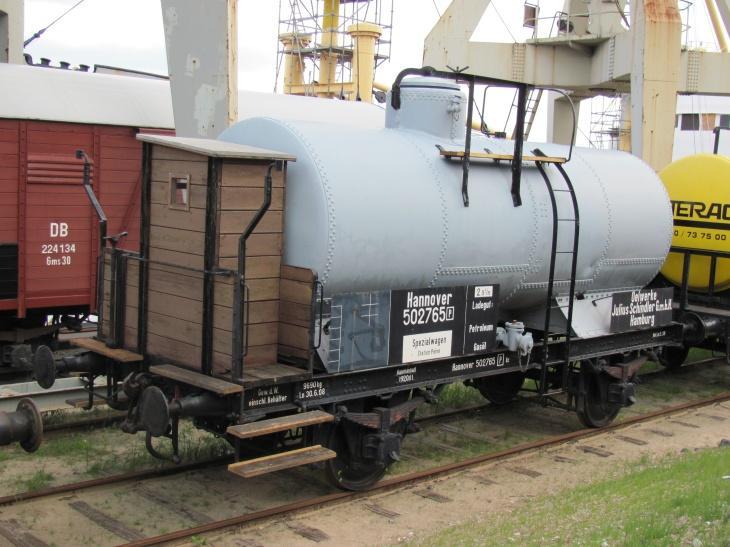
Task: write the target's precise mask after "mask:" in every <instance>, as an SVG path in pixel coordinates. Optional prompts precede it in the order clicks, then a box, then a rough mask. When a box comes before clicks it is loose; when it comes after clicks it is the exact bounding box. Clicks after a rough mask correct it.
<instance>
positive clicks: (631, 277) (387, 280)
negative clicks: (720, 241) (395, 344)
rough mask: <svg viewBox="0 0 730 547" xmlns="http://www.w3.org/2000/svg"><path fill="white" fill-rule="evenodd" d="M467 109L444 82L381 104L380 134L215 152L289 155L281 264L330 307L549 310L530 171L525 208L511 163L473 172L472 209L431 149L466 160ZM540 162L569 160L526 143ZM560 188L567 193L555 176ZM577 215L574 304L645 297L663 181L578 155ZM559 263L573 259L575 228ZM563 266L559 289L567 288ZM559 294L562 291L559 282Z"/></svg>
mask: <svg viewBox="0 0 730 547" xmlns="http://www.w3.org/2000/svg"><path fill="white" fill-rule="evenodd" d="M464 111H465V97H464V95H463V93H462V92H461V91H460V89H459V87H458V86H456V85H455V84H453V83H452V82H449V81H443V80H434V79H429V78H413V79H407V80H405V81H404V82H403V87H402V106H401V109H400V110H397V111H396V110H393V109H392V107H391V106H390V101H388V111H387V112H386V124H385V125H386V126H385V127H384V128H380V129H369V128H363V127H362V126H360V127H348V126H347V125H343V124H338V125H336V126H335V125H332V124H328V123H316V122H301V121H292V120H286V119H274V118H253V119H249V120H245V121H242V122H239V123H238V124H236V125H234V126H233V127H231V128H229V129H228V130H226V131H225V132H224V133H223V134H222V135H221V136H220V138H221V139H224V140H229V141H233V142H238V143H243V144H251V145H255V146H261V147H265V148H271V149H275V150H281V151H284V152H288V153H290V154H294V155H296V157H297V161H296V162H295V163H291V164H290V165H289V171H288V179H287V180H288V182H287V195H286V213H285V226H286V227H285V255H284V259H285V262H286V263H289V264H292V265H296V266H305V267H309V268H312V269H314V270H315V271H317V272H318V273H319V276H320V279H321V281H322V282H323V283H324V286H325V292H326V294H328V295H331V294H336V293H342V292H351V291H364V290H378V289H396V288H420V287H432V286H457V285H467V284H482V283H484V284H486V283H499V284H500V285H501V289H500V306H501V307H502V309H504V310H518V309H525V308H531V307H534V306H539V305H543V304H544V295H545V289H546V287H547V280H548V271H549V257H550V242H551V236H552V224H553V220H552V211H551V206H550V199H549V196H548V192H547V189H546V186H545V182H544V180H543V179H542V177H541V175H540V173H539V172H538V170H537V168H536V167H535V164H534V163H530V162H525V164H524V168H523V172H522V173H523V174H522V200H523V205H522V206H521V207H514V206H513V204H512V197H511V194H510V186H511V171H510V164H509V162H502V163H501V164H497V163H495V162H494V161H491V160H473V161H472V163H471V170H470V174H469V196H470V206H469V207H465V206H464V203H463V200H462V195H461V182H462V169H461V164H460V162H459V161H452V160H447V159H444V158H443V157H441V156H440V154H439V150H438V149H437V147H436V145H441V146H443V147H444V148H446V149H452V150H454V149H460V148H462V149H463V146H464V137H465V114H464ZM512 147H513V143H512V142H511V141H508V140H501V139H491V138H485V137H483V136H481V135H475V136H474V137H473V139H472V150H474V151H482V150H484V149H485V148H486V149H489V150H490V151H491V152H493V153H505V154H511V153H512ZM535 148H539V149H540V150H542V152H544V153H545V154H547V155H549V156H562V157H565V156H567V155H568V148H567V147H565V146H559V145H552V144H535V143H525V153H526V154H529V153H531V152H532V151H533V150H534V149H535ZM546 169H547V173H548V175H549V177H550V179H551V180H552V182H553V185H554V187H555V188H558V189H564V188H565V184H564V183H563V182H562V178H561V176H560V174H559V173H558V170H557V169H556V167H554V166H548V167H547V168H546ZM565 169H566V171H567V172H568V174H569V176H570V178H571V180H572V181H573V184H574V186H575V192H576V196H577V199H578V203H579V207H580V220H581V222H580V245H579V252H578V268H577V279H578V282H577V291H578V292H579V293H581V292H586V293H593V292H601V293H604V292H607V291H608V292H612V291H615V290H628V289H634V288H639V287H642V286H644V285H646V284H647V283H648V282H649V281H650V280H651V279H652V278H653V277H654V276H655V275H656V273H657V271H658V270H659V268H660V266H661V265H662V263H663V262H664V259H665V257H666V255H667V252H668V250H669V244H670V241H671V237H672V211H671V207H670V202H669V198H668V196H667V194H666V191H665V190H664V186H663V185H662V183H661V181H660V179H659V177H658V176H657V175H656V174H655V173H654V172H653V171H652V169H651V168H650V167H649V166H647V165H646V164H644V163H643V162H642V161H641V160H639V159H637V158H636V157H634V156H631V155H629V154H625V153H622V152H609V151H594V150H589V149H575V150H574V151H573V156H572V160H571V161H570V162H569V163H567V164H566V166H565ZM557 199H558V210H559V213H558V214H559V217H560V218H572V206H571V205H570V195H569V194H568V193H566V192H558V193H557ZM564 224H565V225H564V226H562V228H561V230H560V234H561V237H560V240H559V243H558V250H570V248H572V227H573V224H572V223H571V222H565V223H564ZM570 256H571V255H569V254H561V255H558V259H557V263H556V264H557V266H556V279H558V280H561V279H567V278H568V277H569V273H570ZM556 289H557V292H558V294H561V293H566V292H567V289H568V283H567V282H565V281H562V282H561V281H559V282H557V283H556Z"/></svg>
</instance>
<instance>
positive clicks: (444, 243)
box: [400, 131, 449, 287]
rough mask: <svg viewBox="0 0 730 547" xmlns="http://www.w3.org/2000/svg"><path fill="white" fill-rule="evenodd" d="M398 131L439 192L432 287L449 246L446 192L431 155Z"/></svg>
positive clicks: (406, 133)
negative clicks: (438, 241) (438, 244)
mask: <svg viewBox="0 0 730 547" xmlns="http://www.w3.org/2000/svg"><path fill="white" fill-rule="evenodd" d="M400 133H401V134H402V136H403V138H404V139H406V140H407V141H409V142H410V143H411V146H413V148H414V149H415V150H416V151H417V152H418V154H419V155H420V156H421V157H422V158H423V160H424V161H425V162H426V164H427V165H428V169H429V170H430V171H431V173H432V174H433V180H434V181H435V182H436V186H437V188H438V192H439V204H440V205H441V251H440V252H439V261H438V264H436V268H435V269H434V271H433V276H432V277H431V282H430V283H429V284H428V286H429V287H434V286H435V285H436V281H437V280H438V277H439V273H440V272H441V268H442V267H443V264H444V260H445V259H446V251H447V249H448V246H449V216H448V210H447V208H446V193H445V192H444V184H443V181H442V180H441V177H440V176H439V174H438V171H437V170H436V168H435V166H434V162H433V157H432V156H431V157H429V155H428V154H426V152H425V151H424V150H423V147H422V146H420V145H419V144H418V143H417V142H416V141H414V140H413V139H411V138H410V135H409V134H408V132H407V131H401V132H400Z"/></svg>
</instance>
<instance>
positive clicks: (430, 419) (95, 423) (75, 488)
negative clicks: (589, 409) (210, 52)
mask: <svg viewBox="0 0 730 547" xmlns="http://www.w3.org/2000/svg"><path fill="white" fill-rule="evenodd" d="M716 361H717V359H716V358H708V359H702V360H699V361H695V362H693V363H691V365H692V366H695V365H702V364H706V363H711V362H716ZM661 374H665V371H664V370H663V369H658V370H656V371H653V372H648V373H645V374H643V375H642V376H643V377H644V378H651V377H653V376H658V375H661ZM68 380H71V379H68ZM532 398H533V396H531V395H528V396H524V397H523V399H524V400H527V401H529V400H530V399H532ZM490 408H492V409H493V408H494V407H493V406H492V405H491V404H490V403H483V404H477V405H471V406H467V407H463V408H458V409H452V410H448V411H444V412H438V413H435V414H432V415H425V416H421V417H419V418H418V419H417V420H416V423H417V424H418V425H419V426H424V425H427V424H430V423H439V422H443V421H445V420H448V419H449V418H454V417H458V416H464V415H468V414H473V413H478V412H480V411H483V410H488V409H490ZM125 416H126V414H124V413H118V414H112V415H108V416H101V417H94V418H85V419H81V420H74V421H71V422H61V423H52V424H49V425H47V426H45V427H44V431H46V432H57V433H61V432H66V431H75V430H84V429H92V428H97V427H106V426H108V425H112V424H116V423H118V422H120V421H121V420H123V419H124V417H125ZM639 418H640V417H639ZM636 419H637V418H630V419H628V420H625V421H621V422H619V423H616V424H614V425H612V426H611V427H613V428H615V427H621V426H623V425H624V424H625V423H626V424H631V423H634V421H635V420H636ZM585 431H586V432H591V431H605V430H604V429H601V430H590V429H589V430H585ZM230 461H231V457H229V456H226V457H222V458H213V459H206V460H202V461H198V462H191V463H188V464H182V465H176V466H170V467H164V468H161V469H160V468H157V469H144V470H140V471H133V472H129V473H121V474H116V475H111V476H108V477H102V478H98V479H91V480H87V481H80V482H76V483H71V484H66V485H59V486H55V487H51V488H45V489H40V490H34V491H29V492H21V493H17V494H11V495H6V496H0V507H2V506H6V505H11V504H14V503H18V502H23V501H29V500H34V499H39V498H44V497H50V496H54V495H58V494H65V493H71V492H79V491H82V490H88V489H94V488H100V487H104V486H112V485H117V484H123V483H127V482H134V481H143V480H146V479H150V478H156V477H167V476H172V475H177V474H183V473H186V472H189V471H193V470H197V469H202V468H205V467H210V466H215V465H223V464H226V463H229V462H230Z"/></svg>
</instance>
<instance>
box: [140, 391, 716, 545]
mask: <svg viewBox="0 0 730 547" xmlns="http://www.w3.org/2000/svg"><path fill="white" fill-rule="evenodd" d="M726 401H730V393H723V394H721V395H718V396H715V397H710V398H707V399H703V400H699V401H693V402H690V403H684V404H681V405H675V406H672V407H669V408H665V409H662V410H658V411H655V412H651V413H648V414H645V415H642V416H636V417H633V418H629V419H627V420H624V421H623V422H620V423H616V424H613V425H610V426H607V427H605V428H602V429H582V430H578V431H573V432H570V433H566V434H562V435H555V436H551V437H547V438H544V439H541V440H538V441H534V442H529V443H525V444H521V445H518V446H514V447H512V448H508V449H506V450H502V451H499V452H494V453H490V454H484V455H480V456H477V457H474V458H469V459H465V460H462V461H458V462H454V463H449V464H446V465H441V466H437V467H432V468H430V469H426V470H423V471H417V472H413V473H408V474H404V475H401V476H396V477H393V478H390V479H386V480H383V481H381V482H380V483H378V484H377V485H375V486H374V487H373V488H371V489H370V490H368V491H365V492H335V493H330V494H325V495H323V496H319V497H315V498H311V499H306V500H301V501H297V502H294V503H288V504H283V505H280V506H277V507H271V508H267V509H264V510H261V511H256V512H252V513H246V514H242V515H239V516H236V517H233V518H227V519H222V520H218V521H215V522H210V523H206V524H202V525H199V526H194V527H191V528H187V529H184V530H177V531H175V532H170V533H167V534H162V535H158V536H154V537H149V538H145V539H140V540H137V541H132V542H130V543H128V544H126V546H127V547H143V546H151V545H162V544H167V543H174V542H180V541H183V540H186V539H189V538H191V537H193V536H196V537H199V536H201V535H205V534H211V533H213V532H221V531H224V530H226V529H229V528H232V527H240V526H243V525H251V524H254V523H257V522H261V521H264V520H266V519H271V518H274V517H291V516H293V515H295V514H296V513H299V512H302V511H305V510H308V509H315V508H324V507H327V506H330V505H333V504H337V503H343V502H347V501H353V500H357V499H363V498H369V497H372V496H373V495H376V494H380V493H382V492H385V491H388V490H392V489H396V488H401V487H406V486H413V485H420V484H422V483H426V482H428V481H431V480H433V479H435V478H438V477H440V476H443V475H447V474H451V473H455V472H459V471H464V470H467V469H470V468H474V467H476V466H479V465H482V464H485V463H488V462H498V461H501V460H506V459H509V458H512V457H514V456H517V455H522V454H525V453H528V452H533V451H538V450H544V449H547V448H551V447H557V446H561V445H565V444H567V443H571V442H574V441H579V440H584V439H589V438H592V437H597V436H602V435H606V434H607V433H612V432H615V431H618V430H621V429H625V428H628V427H630V426H632V425H637V424H642V423H645V422H651V421H652V420H656V419H657V418H663V417H669V416H673V415H675V414H680V413H683V412H686V411H688V410H694V409H700V408H703V407H707V406H711V405H715V404H717V403H723V402H726ZM433 418H440V416H434V417H433ZM678 423H687V422H678ZM690 425H692V424H690ZM627 438H628V439H632V438H631V437H627ZM633 441H634V442H636V440H635V439H633ZM593 450H594V453H596V454H597V455H599V456H602V457H605V455H604V454H602V453H601V452H602V451H601V450H600V449H596V448H594V449H593ZM586 451H589V450H586ZM538 474H539V473H538ZM437 496H439V494H438V493H434V494H433V496H432V497H434V498H436V497H437ZM436 501H438V500H436ZM310 530H311V529H310ZM302 535H304V536H305V537H306V534H302Z"/></svg>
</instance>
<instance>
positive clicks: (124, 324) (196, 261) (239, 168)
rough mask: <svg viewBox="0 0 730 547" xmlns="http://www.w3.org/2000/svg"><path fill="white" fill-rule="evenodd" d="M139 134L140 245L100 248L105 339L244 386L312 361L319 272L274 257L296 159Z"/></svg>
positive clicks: (277, 252) (297, 370)
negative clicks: (134, 250) (141, 147)
mask: <svg viewBox="0 0 730 547" xmlns="http://www.w3.org/2000/svg"><path fill="white" fill-rule="evenodd" d="M138 138H139V139H140V140H141V141H143V143H144V153H143V185H142V186H143V189H142V226H141V251H140V254H139V255H137V254H136V253H129V252H122V251H114V252H112V253H108V256H107V261H106V266H105V298H104V306H103V312H102V320H101V322H102V329H101V332H102V335H103V336H104V337H105V338H106V342H107V344H108V345H109V346H111V347H119V348H123V349H126V350H130V351H134V352H137V353H139V354H142V355H144V356H145V357H146V358H147V359H148V360H149V362H150V363H152V364H155V363H165V364H172V365H177V366H178V367H184V368H186V369H190V370H192V371H195V372H199V373H202V374H206V375H212V376H216V377H219V378H222V379H226V380H229V381H231V380H233V381H234V382H237V383H243V382H244V381H245V383H246V385H251V384H255V383H256V380H257V379H260V380H270V379H272V378H275V377H282V376H289V377H290V376H292V375H295V374H297V373H303V372H304V373H306V372H307V371H311V360H310V347H311V345H312V344H311V333H310V325H311V324H312V310H313V306H312V299H313V297H314V293H315V291H314V286H315V283H316V276H315V274H314V273H313V272H311V271H310V270H308V269H303V268H297V267H294V266H290V265H285V264H282V248H283V241H282V237H283V228H284V203H285V195H286V167H287V162H289V161H294V160H295V158H294V157H292V156H290V155H287V154H282V153H279V152H274V151H271V150H264V149H260V148H255V147H250V146H243V145H238V144H232V143H226V142H223V141H217V140H209V139H186V138H180V137H168V136H155V135H139V137H138ZM267 181H268V182H267ZM247 230H248V231H250V234H248V236H246V235H242V234H245V233H246V232H247ZM242 238H243V239H242ZM241 243H242V244H243V246H242V248H241V249H239V246H240V245H239V244H241ZM239 251H241V252H243V253H244V254H243V255H242V256H243V260H241V261H240V263H239ZM239 283H240V285H239V287H240V290H237V285H238V284H239ZM237 302H240V303H241V304H242V306H240V308H239V307H238V306H237V305H236V303H237ZM122 303H123V304H122ZM239 309H240V311H241V312H242V313H237V312H238V310H239ZM236 334H237V336H236ZM241 361H242V362H243V368H242V369H239V370H237V363H241ZM282 362H286V363H287V365H284V364H282ZM291 365H295V366H296V365H299V366H298V367H297V368H295V369H294V368H292V366H291ZM239 366H240V365H239Z"/></svg>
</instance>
